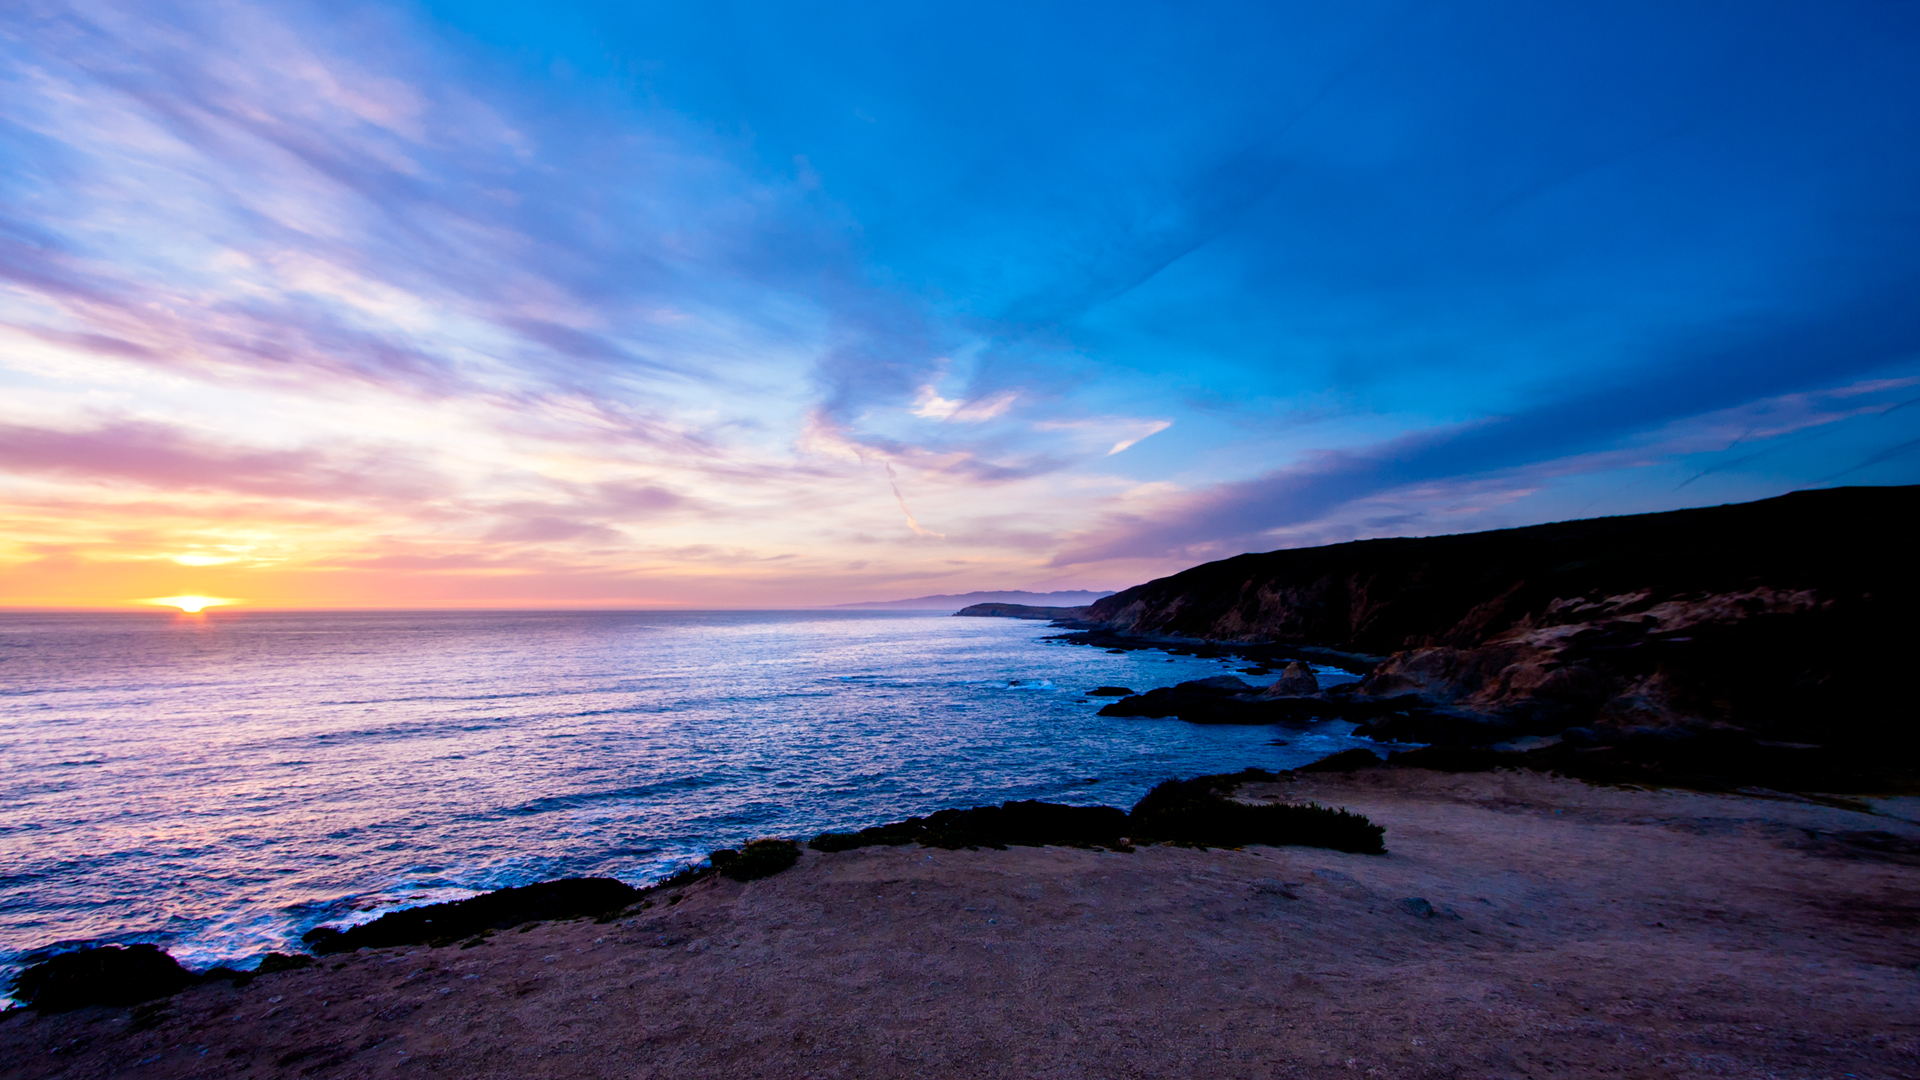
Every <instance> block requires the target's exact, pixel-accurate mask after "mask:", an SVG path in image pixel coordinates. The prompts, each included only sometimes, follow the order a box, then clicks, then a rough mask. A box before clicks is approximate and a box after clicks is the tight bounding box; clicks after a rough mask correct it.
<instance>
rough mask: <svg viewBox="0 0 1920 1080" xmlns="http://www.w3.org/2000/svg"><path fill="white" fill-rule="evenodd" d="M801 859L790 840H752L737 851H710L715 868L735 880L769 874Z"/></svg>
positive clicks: (773, 873)
mask: <svg viewBox="0 0 1920 1080" xmlns="http://www.w3.org/2000/svg"><path fill="white" fill-rule="evenodd" d="M799 860H800V845H799V844H797V843H794V842H793V841H792V840H755V841H753V842H751V843H749V844H747V845H746V846H745V847H743V848H741V849H740V850H739V851H733V850H731V849H725V850H721V851H716V852H714V853H713V865H714V868H715V869H717V870H719V871H720V872H721V873H722V874H724V875H726V876H727V877H730V878H732V879H733V880H735V881H753V880H755V879H756V878H763V877H772V876H773V875H775V874H777V873H779V872H780V871H782V870H785V869H786V868H787V867H789V866H792V865H793V864H794V863H796V862H798V861H799Z"/></svg>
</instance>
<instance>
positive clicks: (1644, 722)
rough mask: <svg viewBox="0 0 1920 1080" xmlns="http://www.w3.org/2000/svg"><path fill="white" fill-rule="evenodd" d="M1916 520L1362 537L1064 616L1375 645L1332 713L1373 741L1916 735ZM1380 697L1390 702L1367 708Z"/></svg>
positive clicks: (1826, 506)
mask: <svg viewBox="0 0 1920 1080" xmlns="http://www.w3.org/2000/svg"><path fill="white" fill-rule="evenodd" d="M1916 524H1920V487H1898V488H1841V489H1833V490H1826V491H1809V492H1798V493H1795V494H1792V495H1786V496H1782V497H1780V498H1777V499H1768V500H1764V501H1761V502H1754V503H1744V504H1739V505H1732V506H1720V507H1712V508H1707V509H1700V510H1681V511H1673V512H1670V513H1662V514H1641V515H1635V516H1630V517H1615V518H1598V519H1591V520H1585V521H1571V522H1563V523H1558V524H1552V525H1539V526H1533V527H1530V528H1523V529H1506V530H1501V531H1497V532H1485V533H1470V534H1463V535H1457V536H1438V537H1426V538H1419V539H1388V540H1366V541H1359V542H1355V543H1349V544H1336V545H1331V546H1327V547H1318V548H1303V549H1297V550H1290V551H1275V552H1268V553H1266V554H1259V555H1242V556H1239V557H1237V558H1232V559H1226V560H1222V561H1220V562H1214V563H1208V564H1206V565H1203V566H1198V567H1195V568H1193V569H1191V570H1188V571H1185V572H1183V573H1180V574H1176V575H1173V576H1172V577H1168V578H1162V579H1160V580H1157V581H1151V582H1148V583H1146V584H1144V585H1139V586H1136V587H1134V588H1131V589H1127V590H1125V591H1124V592H1120V593H1117V594H1115V595H1113V596H1110V597H1107V598H1105V599H1103V600H1100V601H1098V602H1096V603H1094V604H1092V605H1090V606H1089V607H1088V608H1087V609H1086V610H1085V611H1084V612H1082V613H1080V614H1078V615H1077V616H1076V617H1075V618H1076V621H1077V622H1078V623H1079V624H1080V625H1084V626H1091V627H1094V628H1097V631H1104V632H1106V633H1108V634H1112V635H1124V636H1126V637H1128V638H1129V639H1131V640H1135V641H1141V640H1157V641H1164V642H1185V643H1187V644H1189V645H1192V644H1194V643H1197V642H1207V643H1214V644H1215V645H1219V644H1221V643H1241V644H1244V645H1248V646H1252V645H1261V646H1294V647H1308V646H1313V647H1319V648H1323V649H1331V650H1336V651H1340V652H1344V653H1351V654H1365V655H1371V656H1380V657H1384V659H1383V660H1382V662H1380V663H1378V664H1376V665H1374V666H1373V669H1372V671H1371V673H1370V674H1369V675H1368V676H1367V678H1366V679H1365V681H1364V682H1363V683H1361V684H1360V686H1359V687H1358V688H1357V690H1356V691H1355V692H1354V693H1352V694H1351V695H1350V696H1348V697H1347V698H1346V699H1344V700H1342V701H1340V702H1338V703H1337V704H1338V705H1339V708H1338V709H1328V710H1326V711H1327V712H1329V713H1330V714H1331V713H1337V714H1338V715H1342V716H1345V717H1347V718H1349V719H1355V720H1357V721H1364V722H1367V723H1369V725H1370V727H1369V728H1368V729H1363V732H1362V733H1363V734H1366V733H1370V734H1375V735H1377V736H1378V737H1381V738H1401V739H1406V740H1408V741H1419V742H1439V743H1453V744H1459V745H1473V744H1486V743H1490V742H1499V741H1501V740H1503V739H1511V738H1513V737H1515V736H1519V735H1528V734H1550V733H1553V732H1558V731H1561V730H1564V729H1567V728H1571V727H1581V728H1588V729H1591V730H1593V731H1595V732H1597V733H1599V734H1600V735H1601V736H1602V737H1605V738H1612V737H1615V736H1624V735H1629V734H1635V733H1660V734H1665V735H1672V734H1678V733H1688V732H1700V731H1706V730H1727V729H1736V730H1742V731H1745V732H1747V733H1749V734H1750V735H1753V736H1757V737H1764V738H1770V739H1776V740H1790V741H1801V742H1807V743H1813V744H1826V743H1829V742H1834V741H1836V740H1864V741H1876V742H1879V743H1882V744H1895V745H1901V746H1912V745H1915V744H1916V742H1917V741H1920V723H1916V710H1915V706H1914V704H1913V699H1912V696H1911V695H1910V694H1907V693H1906V692H1904V690H1902V689H1901V688H1900V687H1898V686H1897V685H1895V684H1896V683H1897V680H1889V679H1888V678H1886V674H1887V673H1890V672H1894V671H1898V670H1902V669H1904V667H1905V664H1906V663H1907V662H1908V658H1909V657H1910V656H1911V655H1912V652H1913V649H1914V646H1915V644H1916V636H1917V635H1916V634H1915V632H1914V630H1913V617H1914V616H1913V612H1914V606H1915V602H1916V601H1920V587H1917V585H1920V575H1917V573H1916V569H1915V560H1914V558H1913V555H1912V551H1911V549H1912V546H1913V539H1912V537H1913V535H1914V529H1915V526H1916ZM1289 670H1291V669H1289ZM1303 670H1304V666H1303ZM1282 682H1283V683H1285V682H1286V679H1285V678H1283V680H1282ZM1295 686H1298V687H1302V688H1303V687H1304V683H1294V684H1292V685H1291V686H1289V687H1288V688H1285V689H1276V690H1275V691H1274V693H1276V694H1278V695H1280V699H1279V700H1282V701H1285V700H1289V699H1294V700H1299V701H1312V700H1313V697H1314V695H1313V692H1312V691H1308V692H1307V696H1306V697H1304V698H1302V697H1299V696H1298V695H1297V694H1296V693H1295V690H1294V689H1293V687H1295ZM1155 695H1158V697H1156V696H1155ZM1203 696H1205V691H1204V690H1203V689H1202V688H1199V687H1195V686H1193V685H1192V684H1183V686H1182V687H1174V688H1171V689H1170V690H1165V691H1153V692H1150V693H1149V694H1147V695H1142V697H1144V698H1149V699H1153V700H1151V701H1136V702H1135V705H1134V706H1133V708H1134V709H1136V710H1137V709H1139V708H1141V707H1149V708H1153V709H1160V710H1164V711H1161V712H1158V713H1155V712H1140V711H1133V712H1115V713H1114V714H1116V715H1181V716H1183V717H1184V716H1186V715H1187V711H1191V712H1194V713H1196V714H1198V713H1203V712H1206V711H1207V710H1206V708H1205V707H1203V706H1202V705H1201V704H1200V700H1201V698H1202V697H1203ZM1215 696H1218V697H1234V698H1237V697H1239V696H1240V694H1239V693H1237V692H1236V693H1232V694H1223V695H1215ZM1318 696H1319V697H1321V698H1330V697H1331V696H1330V695H1324V694H1322V695H1318ZM1129 701H1134V699H1129ZM1378 703H1395V707H1394V708H1393V709H1392V710H1387V711H1382V712H1380V713H1379V714H1378V715H1376V716H1373V717H1368V716H1366V715H1364V714H1365V713H1367V712H1368V711H1369V709H1370V708H1372V707H1373V706H1374V705H1376V704H1378ZM1126 705H1127V702H1119V703H1116V704H1115V705H1114V706H1109V707H1108V710H1119V709H1121V708H1122V707H1123V706H1126ZM1236 705H1237V703H1236ZM1169 706H1178V707H1177V708H1172V709H1168V707H1169ZM1234 707H1235V706H1232V705H1230V706H1227V707H1226V708H1225V712H1231V711H1232V710H1233V708H1234ZM1183 708H1184V709H1186V710H1187V711H1181V710H1182V709H1183ZM1108 710H1102V711H1103V712H1106V711H1108ZM1216 712H1221V711H1220V710H1216ZM1222 715H1224V713H1222Z"/></svg>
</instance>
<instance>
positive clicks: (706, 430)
mask: <svg viewBox="0 0 1920 1080" xmlns="http://www.w3.org/2000/svg"><path fill="white" fill-rule="evenodd" d="M0 95H3V97H0V101H4V107H3V108H0V161H3V162H4V166H5V167H4V169H3V170H0V604H5V605H21V606H42V605H52V606H103V605H104V606H113V605H122V604H129V603H133V602H136V601H139V600H142V599H147V598H153V597H164V596H173V595H177V594H198V595H206V596H214V597H226V598H234V599H238V600H242V601H245V602H246V603H248V604H251V605H255V606H298V607H307V606H314V607H320V606H326V607H333V606H354V607H369V606H379V607H393V606H407V607H415V606H421V607H424V606H496V605H497V606H529V605H541V606H546V605H555V606H560V605H585V604H594V605H619V606H653V605H682V606H715V607H737V606H794V605H806V604H820V603H837V602H843V601H856V600H869V599H890V598H896V597H908V596H916V595H921V594H926V593H952V592H962V591H966V590H970V589H1006V588H1029V589H1053V588H1122V587H1125V586H1127V585H1130V584H1134V583H1137V582H1140V581H1143V580H1146V579H1148V578H1151V577H1154V576H1158V575H1161V574H1165V573H1168V572H1171V571H1173V570H1177V569H1180V568H1183V567H1185V566H1189V565H1192V564H1194V563H1196V562H1201V561H1205V560H1207V559H1213V558H1219V557H1222V556H1226V555H1232V554H1237V553H1239V552H1243V551H1259V550H1268V549H1273V548H1279V547H1291V546H1299V545H1305V544H1317V543H1326V542H1334V541H1341V540H1348V539H1353V538H1358V537H1370V536H1398V535H1426V534H1434V533H1445V532H1460V531H1468V530H1475V529H1484V528H1496V527H1501V526H1508V525H1523V524H1531V523H1535V522H1540V521H1549V520H1556V519H1564V518H1573V517H1586V516H1593V515H1599V514H1612V513H1630V512H1638V511H1645V510H1664V509H1673V508H1677V507H1683V506H1700V505H1709V504H1714V503H1721V502H1729V501H1738V500H1745V499H1752V498H1760V497H1765V496H1769V495H1776V494H1780V493H1783V492H1786V491H1789V490H1794V489H1797V488H1806V487H1819V486H1831V485H1841V484H1905V483H1915V482H1920V408H1917V407H1915V406H1916V405H1920V4H1914V3H1893V2H1884V0H1871V2H1857V3H1849V2H1845V0H1827V2H1823V3H1769V2H1764V0H1737V2H1728V3H1688V2H1678V3H1676V2H1674V0H1660V2H1647V3H1631V2H1620V0H1606V2H1593V3H1583V2H1582V3H1574V2H1569V3H1549V4H1542V3H1538V2H1524V3H1523V2H1518V0H1515V2H1510V3H1473V2H1453V3H1449V2H1417V0H1416V2H1408V0H1395V2H1392V3H1370V2H1367V0H1349V2H1344V3H1338V4H1327V3H1311V4H1308V3H1301V4H1281V3H1260V4H1250V5H1245V6H1232V5H1224V4H1213V5H1188V4H1080V5H1053V6H1043V5H1035V4H1031V3H1020V4H1003V5H993V4H984V3H968V4H947V5H930V4H928V5H922V4H900V3H884V4H882V3H875V4H867V5H859V4H851V3H848V4H800V3H777V4H776V3H765V4H753V5H731V4H723V3H697V4H686V3H677V4H647V3H629V2H620V3H604V4H600V3H573V2H569V0H542V2H541V3H537V4H534V3H485V2H469V0H462V2H459V3H454V2H451V0H447V2H441V3H423V4H365V5H356V4H351V3H342V2H337V0H333V2H327V3H312V4H304V3H281V2H277V0H262V2H257V3H222V2H219V0H195V2H192V3H181V4H178V5H172V4H168V3H166V2H164V0H138V2H129V3H124V4H114V3H90V2H85V0H81V2H76V3H71V4H66V3H42V2H41V0H12V2H10V3H8V4H6V5H4V10H0Z"/></svg>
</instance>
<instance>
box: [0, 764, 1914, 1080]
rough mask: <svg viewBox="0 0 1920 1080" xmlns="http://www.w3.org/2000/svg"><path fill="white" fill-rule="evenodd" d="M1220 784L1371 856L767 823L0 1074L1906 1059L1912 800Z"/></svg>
mask: <svg viewBox="0 0 1920 1080" xmlns="http://www.w3.org/2000/svg"><path fill="white" fill-rule="evenodd" d="M1209 790H1210V791H1216V792H1217V791H1218V790H1219V789H1217V788H1210V789H1209ZM1231 795H1232V801H1234V802H1235V803H1236V804H1238V805H1241V806H1244V807H1247V808H1248V809H1249V810H1253V809H1256V808H1259V807H1263V806H1272V805H1276V804H1279V805H1304V804H1307V803H1319V804H1324V805H1334V806H1342V807H1347V808H1349V809H1350V810H1352V811H1355V812H1357V813H1359V814H1362V815H1364V816H1365V817H1366V818H1368V819H1370V820H1371V821H1372V822H1373V823H1376V824H1378V825H1381V826H1383V827H1384V828H1385V830H1386V835H1387V837H1388V839H1389V844H1388V851H1387V853H1385V854H1361V853H1351V854H1350V853H1344V852H1341V851H1337V850H1331V849H1327V848H1320V847H1301V846H1269V845H1260V844H1253V845H1248V846H1244V847H1241V848H1238V849H1232V848H1222V847H1214V846H1209V847H1202V846H1198V845H1176V844H1166V843H1162V844H1156V845H1152V846H1135V848H1134V850H1132V851H1122V850H1118V849H1117V848H1115V847H1104V846H1102V845H1094V844H1085V845H1084V846H1066V845H1048V846H1031V845H1020V844H1012V845H1009V846H1008V848H1007V849H1006V850H994V849H992V848H990V847H979V848H978V849H977V850H969V849H968V848H967V847H966V846H964V845H957V846H953V847H943V846H937V845H927V844H924V843H920V842H917V841H914V840H911V839H909V840H908V841H907V842H903V843H899V844H894V843H890V842H879V843H873V844H863V845H858V846H853V847H849V848H846V849H844V850H836V851H822V850H817V849H813V848H801V847H796V848H794V849H793V854H794V856H795V862H794V864H793V865H792V866H790V867H789V868H786V869H784V870H780V871H778V872H775V873H772V874H769V875H766V876H760V877H750V878H749V879H748V880H745V881H741V880H736V879H734V878H733V877H729V876H727V875H725V874H723V873H719V872H708V873H703V874H701V875H698V876H697V877H692V878H688V879H684V880H680V881H676V882H670V883H668V884H666V885H664V886H662V887H660V888H657V889H652V890H646V891H645V892H644V893H643V894H641V895H639V897H638V899H637V901H636V902H629V903H626V904H625V906H623V907H621V908H618V909H616V910H613V911H608V912H602V913H600V914H599V915H597V916H589V917H578V918H554V919H547V920H542V921H539V922H525V923H520V924H518V925H515V926H512V927H506V928H496V929H491V930H486V931H482V932H480V933H476V934H472V935H471V936H467V937H464V938H462V939H461V940H459V941H458V942H448V943H446V944H442V945H439V946H438V947H435V946H431V945H427V944H394V945H387V946H382V947H365V948H356V949H351V950H344V951H338V952H331V953H329V954H327V955H326V956H323V957H322V958H321V959H320V961H319V962H318V963H311V964H309V965H308V966H304V967H297V968H293V967H287V968H282V969H281V970H277V971H272V972H269V973H266V974H260V975H256V976H254V977H252V978H251V979H245V980H241V979H212V980H200V981H197V982H195V983H194V984H193V985H190V986H188V987H186V988H185V989H182V990H180V991H178V992H177V993H174V994H172V995H171V996H167V997H162V998H157V999H155V1000H153V1001H150V1002H147V1003H146V1004H144V1005H139V1006H133V1007H127V1006H89V1007H84V1008H78V1009H74V1010H72V1011H67V1012H36V1011H16V1012H15V1013H14V1014H10V1015H8V1016H7V1017H6V1018H5V1019H0V1077H5V1078H22V1080H24V1078H40V1077H65V1078H73V1080H80V1078H93V1077H108V1076H115V1077H117V1076H135V1077H155V1078H175V1077H198V1076H213V1075H219V1076H263V1077H264V1076H313V1077H347V1076H387V1075H393V1076H402V1075H423V1076H461V1077H495V1076H499V1077H514V1078H516V1080H530V1078H541V1077H563V1076H564V1077H596V1076H621V1077H706V1076H714V1077H719V1076H726V1077H739V1076H768V1077H775V1076H779V1077H787V1076H793V1077H805V1076H819V1077H909V1076H950V1077H976V1076H977V1077H988V1076H1022V1077H1056V1076H1057V1077H1068V1076H1075V1077H1078V1076H1087V1075H1098V1076H1116V1077H1127V1076H1140V1077H1149V1076H1176V1075H1207V1076H1220V1077H1262V1078H1266V1077H1272V1076H1303V1077H1315V1076H1329V1077H1331V1076H1340V1077H1347V1076H1353V1075H1384V1076H1453V1075H1473V1076H1493V1077H1520V1076H1548V1075H1598V1074H1602V1073H1605V1074H1609V1075H1636V1076H1668V1077H1692V1076H1702V1077H1704V1076H1725V1075H1742V1076H1757V1075H1781V1076H1842V1075H1853V1076H1858V1077H1888V1078H1891V1077H1910V1076H1912V1075H1915V1073H1916V1072H1920V987H1917V986H1916V984H1915V982H1914V980H1913V975H1912V973H1913V970H1914V969H1915V967H1916V966H1920V825H1916V824H1915V823H1914V821H1913V818H1915V817H1920V812H1916V811H1920V807H1915V806H1911V805H1908V804H1906V803H1901V802H1899V801H1898V800H1892V801H1889V800H1878V801H1871V802H1868V801H1863V802H1862V803H1861V804H1860V805H1859V806H1857V807H1852V808H1848V807H1841V806H1835V805H1830V804H1825V803H1820V802H1811V801H1806V800H1793V799H1784V798H1770V799H1759V798H1752V797H1746V796H1739V795H1729V794H1718V795H1716V794H1702V793H1697V792H1685V791H1671V790H1669V791H1643V790H1623V789H1618V788H1612V787H1604V786H1596V785H1592V784H1587V783H1582V782H1579V781H1575V780H1569V779H1564V778H1555V777H1551V776H1548V775H1544V774H1540V773H1535V772H1531V771H1513V770H1499V771H1494V772H1476V773H1463V774H1449V773H1442V772H1436V771H1433V770H1430V769H1419V768H1380V769H1363V770H1359V771H1356V772H1352V773H1345V772H1339V771H1317V772H1314V771H1302V772H1299V773H1294V774H1282V775H1278V776H1273V777H1271V778H1270V779H1258V778H1255V777H1252V776H1247V777H1244V778H1242V779H1240V780H1238V781H1237V782H1235V783H1234V784H1233V785H1232V787H1231ZM1116 812H1118V811H1116ZM1903 815H1904V816H1903ZM903 824H904V823H903ZM827 846H832V845H827ZM722 861H726V860H722ZM514 903H516V904H517V903H519V900H518V899H516V900H515V901H514ZM507 906H512V905H507Z"/></svg>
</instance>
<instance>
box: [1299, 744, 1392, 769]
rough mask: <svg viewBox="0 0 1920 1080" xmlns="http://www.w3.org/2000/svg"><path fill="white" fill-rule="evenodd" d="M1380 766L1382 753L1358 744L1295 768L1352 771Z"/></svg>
mask: <svg viewBox="0 0 1920 1080" xmlns="http://www.w3.org/2000/svg"><path fill="white" fill-rule="evenodd" d="M1379 766H1380V755H1378V754H1375V753H1374V752H1373V751H1371V750H1368V749H1366V748H1365V747H1360V746H1356V747H1354V748H1353V749H1351V750H1342V751H1340V752H1339V753H1337V754H1333V755H1330V756H1328V757H1323V758H1321V759H1320V760H1319V761H1315V762H1313V763H1311V764H1307V765H1302V766H1300V767H1299V768H1297V769H1295V770H1293V771H1294V772H1302V773H1334V772H1338V773H1350V772H1355V771H1357V770H1360V769H1374V768H1378V767H1379Z"/></svg>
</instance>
